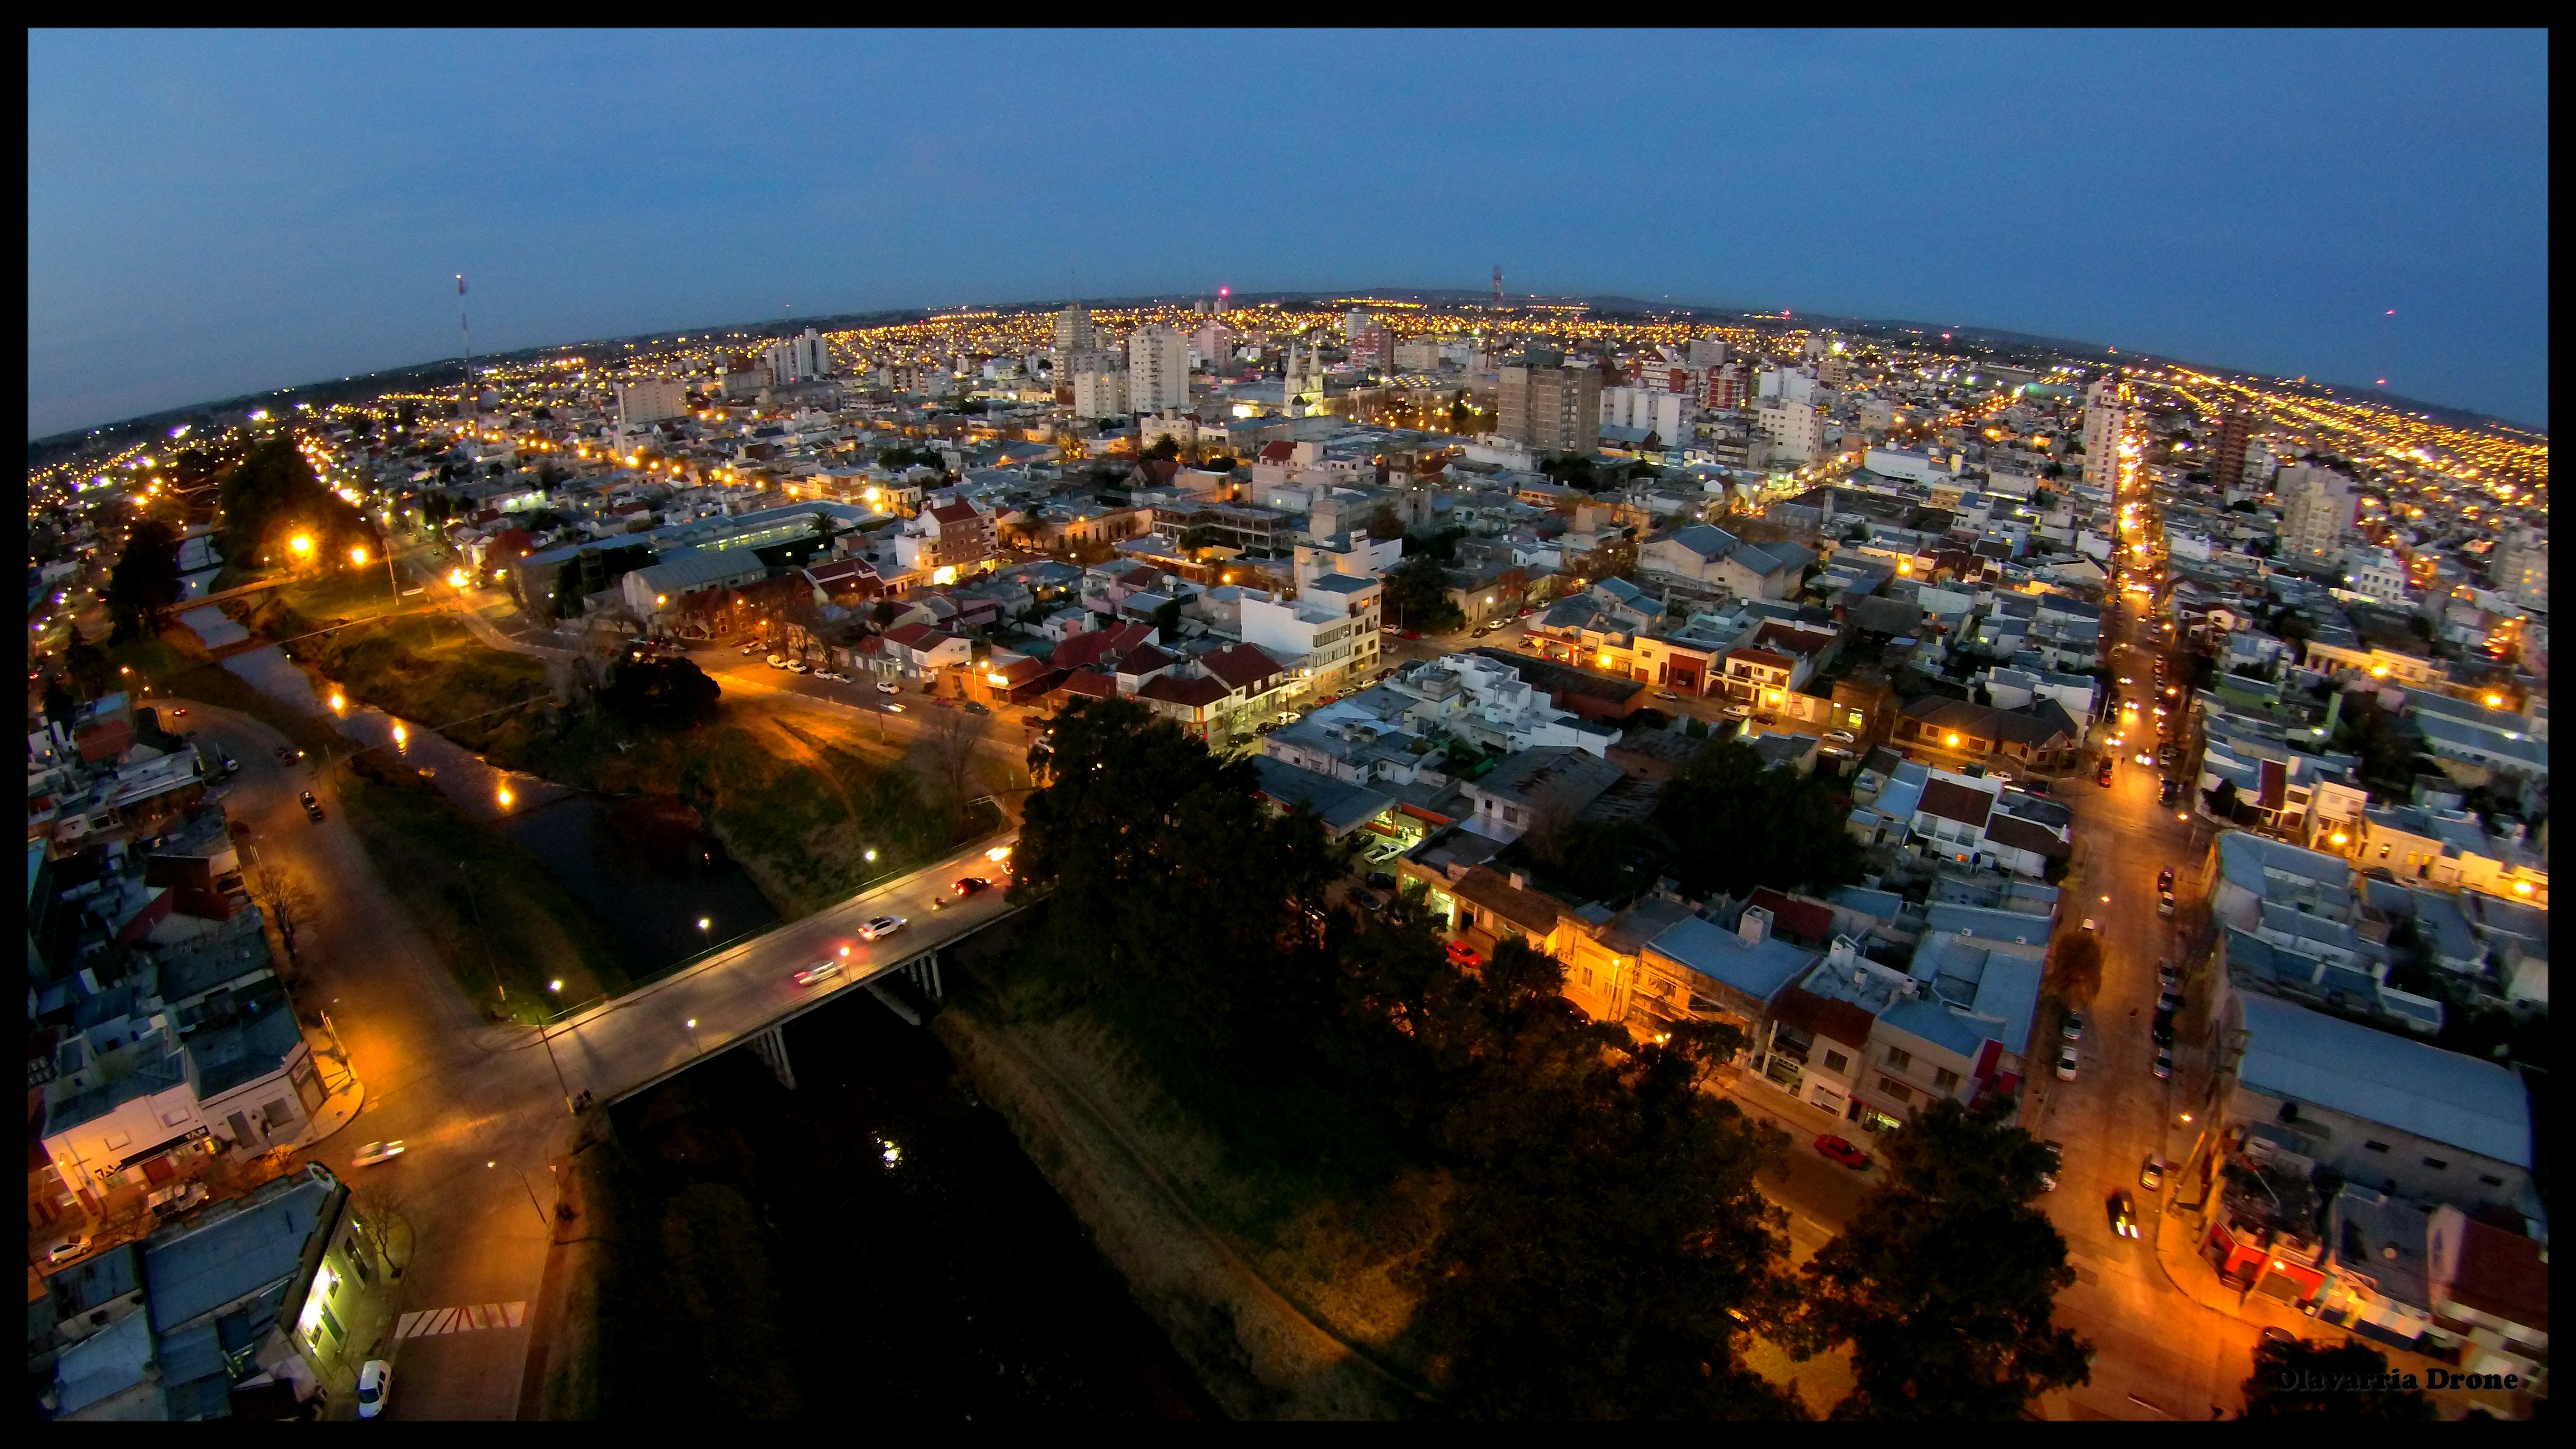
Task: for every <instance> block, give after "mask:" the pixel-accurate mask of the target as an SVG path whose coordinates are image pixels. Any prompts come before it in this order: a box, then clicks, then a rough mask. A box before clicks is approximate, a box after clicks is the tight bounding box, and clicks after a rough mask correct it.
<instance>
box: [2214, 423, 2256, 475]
mask: <svg viewBox="0 0 2576 1449" xmlns="http://www.w3.org/2000/svg"><path fill="white" fill-rule="evenodd" d="M2253 437H2254V419H2252V418H2251V417H2249V416H2247V415H2246V414H2244V413H2241V412H2238V411H2237V410H2236V409H2234V408H2229V409H2228V410H2227V411H2226V412H2224V413H2222V414H2220V415H2219V418H2218V436H2217V437H2216V438H2215V439H2213V440H2212V441H2211V444H2210V447H2211V449H2212V452H2211V456H2210V460H2209V481H2210V483H2211V484H2213V485H2214V486H2216V487H2217V488H2218V489H2219V491H2221V492H2225V491H2226V490H2227V489H2229V488H2232V487H2234V486H2235V485H2236V483H2237V481H2238V480H2240V479H2242V478H2243V477H2244V476H2245V445H2246V443H2248V442H2250V441H2251V440H2252V439H2253Z"/></svg>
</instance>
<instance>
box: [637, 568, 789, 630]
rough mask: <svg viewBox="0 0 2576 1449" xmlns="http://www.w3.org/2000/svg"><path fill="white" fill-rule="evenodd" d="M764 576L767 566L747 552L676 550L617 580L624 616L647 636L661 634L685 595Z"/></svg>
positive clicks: (731, 586) (739, 585)
mask: <svg viewBox="0 0 2576 1449" xmlns="http://www.w3.org/2000/svg"><path fill="white" fill-rule="evenodd" d="M768 576H769V566H768V565H767V564H766V563H763V562H762V561H761V558H760V555H758V554H756V553H754V552H752V551H751V550H750V549H747V548H679V549H673V550H672V551H671V552H669V553H667V554H664V555H663V556H662V557H661V558H660V560H658V561H657V562H654V563H651V564H647V565H645V566H644V567H643V568H639V569H630V570H628V571H627V572H626V574H625V575H624V576H623V577H621V578H620V579H619V580H618V581H617V590H618V598H619V600H620V602H622V603H623V604H624V605H625V606H626V612H627V613H628V614H630V615H632V616H633V617H634V618H635V619H636V620H637V621H638V622H639V623H641V624H643V626H644V627H645V630H646V631H647V632H648V633H654V634H666V633H668V632H669V631H670V628H671V626H672V625H673V624H674V622H676V620H677V619H678V617H679V608H680V604H679V601H680V600H681V599H683V598H686V597H688V596H690V595H696V594H706V593H712V592H715V591H718V590H723V589H738V588H742V587H743V586H745V585H748V584H755V583H758V582H760V581H761V580H762V579H764V578H767V577H768Z"/></svg>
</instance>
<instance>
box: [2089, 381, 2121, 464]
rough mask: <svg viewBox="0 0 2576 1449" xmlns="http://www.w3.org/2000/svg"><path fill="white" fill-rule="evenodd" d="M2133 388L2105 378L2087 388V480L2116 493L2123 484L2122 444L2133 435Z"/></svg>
mask: <svg viewBox="0 0 2576 1449" xmlns="http://www.w3.org/2000/svg"><path fill="white" fill-rule="evenodd" d="M2128 402H2129V388H2128V385H2127V384H2126V383H2123V382H2121V381H2120V380H2119V379H2118V378H2114V377H2105V378H2101V379H2099V380H2097V381H2096V382H2095V383H2094V384H2093V385H2092V386H2091V387H2089V388H2086V389H2085V390H2084V481H2085V482H2086V483H2087V484H2090V485H2091V486H2093V487H2095V488H2100V489H2104V490H2106V491H2113V492H2116V491H2118V489H2119V486H2120V444H2121V442H2122V441H2123V440H2124V439H2126V438H2127V437H2128V435H2129V409H2128Z"/></svg>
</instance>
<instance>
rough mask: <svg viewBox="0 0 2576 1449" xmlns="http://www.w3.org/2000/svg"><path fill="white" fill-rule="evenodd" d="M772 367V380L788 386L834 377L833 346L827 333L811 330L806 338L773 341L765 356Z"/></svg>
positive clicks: (807, 330) (808, 329)
mask: <svg viewBox="0 0 2576 1449" xmlns="http://www.w3.org/2000/svg"><path fill="white" fill-rule="evenodd" d="M762 356H763V359H764V360H765V361H766V362H767V363H768V366H769V381H770V383H771V384H772V385H773V386H778V387H785V386H786V385H787V384H789V383H791V382H814V381H817V380H819V379H822V378H826V377H830V376H831V375H832V347H831V344H830V343H828V342H826V341H824V340H823V334H822V333H820V332H817V331H815V330H814V329H813V328H811V327H808V328H806V329H805V332H804V335H802V336H799V337H790V338H788V339H787V340H785V341H783V342H773V343H771V344H770V345H769V347H768V348H767V349H766V351H765V352H764V353H763V354H762Z"/></svg>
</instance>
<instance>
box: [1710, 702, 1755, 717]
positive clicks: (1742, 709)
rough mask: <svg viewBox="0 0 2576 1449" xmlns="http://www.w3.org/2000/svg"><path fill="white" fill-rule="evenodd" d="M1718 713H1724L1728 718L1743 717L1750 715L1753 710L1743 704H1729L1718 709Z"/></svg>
mask: <svg viewBox="0 0 2576 1449" xmlns="http://www.w3.org/2000/svg"><path fill="white" fill-rule="evenodd" d="M1718 713H1719V714H1722V715H1725V716H1726V717H1727V718H1728V719H1744V718H1747V717H1748V716H1750V715H1751V714H1752V713H1753V711H1752V709H1750V708H1749V707H1747V706H1745V705H1740V704H1730V705H1728V706H1727V707H1726V708H1724V709H1722V710H1719V711H1718Z"/></svg>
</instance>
